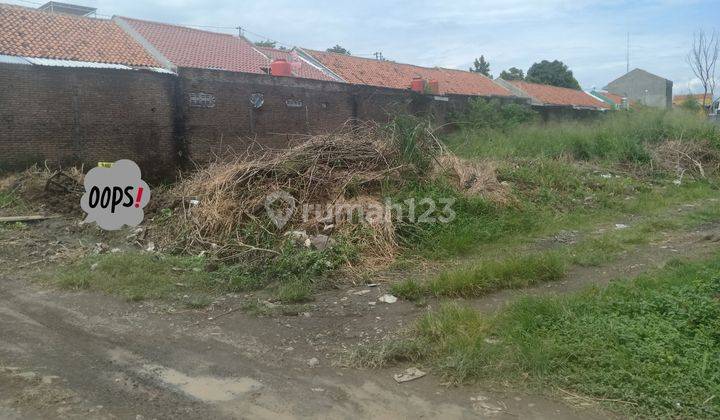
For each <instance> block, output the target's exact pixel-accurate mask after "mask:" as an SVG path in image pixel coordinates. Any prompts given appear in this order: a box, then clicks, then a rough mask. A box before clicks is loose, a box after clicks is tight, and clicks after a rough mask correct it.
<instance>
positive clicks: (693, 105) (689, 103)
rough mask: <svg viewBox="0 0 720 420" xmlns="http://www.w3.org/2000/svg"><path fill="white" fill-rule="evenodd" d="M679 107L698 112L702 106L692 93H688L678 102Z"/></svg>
mask: <svg viewBox="0 0 720 420" xmlns="http://www.w3.org/2000/svg"><path fill="white" fill-rule="evenodd" d="M680 108H682V109H684V110H687V111H691V112H698V111H700V110H701V109H702V106H701V105H700V102H698V100H697V98H695V96H694V95H688V96H687V98H685V100H684V101H682V103H681V104H680Z"/></svg>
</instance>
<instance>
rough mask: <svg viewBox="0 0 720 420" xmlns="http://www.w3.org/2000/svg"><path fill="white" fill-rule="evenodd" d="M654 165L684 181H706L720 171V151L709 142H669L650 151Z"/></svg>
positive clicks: (662, 143) (660, 144)
mask: <svg viewBox="0 0 720 420" xmlns="http://www.w3.org/2000/svg"><path fill="white" fill-rule="evenodd" d="M650 151H651V155H652V159H653V164H654V165H655V166H656V167H657V168H659V169H662V170H665V171H668V172H674V173H676V174H677V175H678V177H679V178H681V179H682V177H684V176H692V177H693V178H695V179H705V178H708V177H710V176H712V175H715V174H716V173H717V172H718V169H720V151H719V150H718V149H717V148H716V147H713V145H712V144H710V142H709V141H682V140H667V141H664V142H661V143H659V144H657V145H655V146H654V147H652V148H651V149H650Z"/></svg>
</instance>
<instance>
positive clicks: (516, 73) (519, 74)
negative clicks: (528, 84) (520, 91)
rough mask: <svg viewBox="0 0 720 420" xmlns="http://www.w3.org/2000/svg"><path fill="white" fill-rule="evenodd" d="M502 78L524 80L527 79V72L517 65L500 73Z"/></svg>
mask: <svg viewBox="0 0 720 420" xmlns="http://www.w3.org/2000/svg"><path fill="white" fill-rule="evenodd" d="M500 78H501V79H503V80H523V79H525V73H523V71H522V70H520V69H519V68H517V67H510V68H509V69H507V71H506V70H503V71H502V72H501V73H500Z"/></svg>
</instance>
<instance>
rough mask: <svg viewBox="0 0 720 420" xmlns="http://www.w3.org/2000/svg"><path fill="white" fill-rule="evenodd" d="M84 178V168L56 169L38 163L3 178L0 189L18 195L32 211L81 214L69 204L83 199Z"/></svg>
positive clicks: (75, 207) (77, 208)
mask: <svg viewBox="0 0 720 420" xmlns="http://www.w3.org/2000/svg"><path fill="white" fill-rule="evenodd" d="M84 177H85V176H84V173H83V169H82V168H76V167H70V168H68V169H66V170H53V169H50V168H49V167H47V166H42V167H41V166H39V165H37V164H36V165H33V166H31V167H30V168H28V169H26V170H24V171H22V172H20V173H14V174H10V175H7V176H6V177H4V178H2V179H0V190H2V191H6V192H9V193H11V194H13V195H15V196H17V197H19V198H20V199H21V200H22V201H23V202H24V203H26V204H27V205H29V206H30V207H31V208H30V210H33V211H41V212H49V213H71V214H72V213H82V211H81V210H80V209H79V207H77V206H73V205H69V204H68V203H73V202H75V200H77V201H78V202H79V201H80V197H81V196H82V194H83V190H84V188H83V179H84Z"/></svg>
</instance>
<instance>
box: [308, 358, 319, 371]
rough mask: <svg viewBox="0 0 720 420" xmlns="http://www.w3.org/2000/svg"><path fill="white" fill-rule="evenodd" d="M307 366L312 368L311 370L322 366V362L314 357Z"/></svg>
mask: <svg viewBox="0 0 720 420" xmlns="http://www.w3.org/2000/svg"><path fill="white" fill-rule="evenodd" d="M307 365H308V366H310V367H311V368H312V367H317V366H319V365H320V361H319V360H318V358H317V357H313V358H311V359H309V360H308V361H307Z"/></svg>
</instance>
